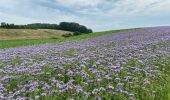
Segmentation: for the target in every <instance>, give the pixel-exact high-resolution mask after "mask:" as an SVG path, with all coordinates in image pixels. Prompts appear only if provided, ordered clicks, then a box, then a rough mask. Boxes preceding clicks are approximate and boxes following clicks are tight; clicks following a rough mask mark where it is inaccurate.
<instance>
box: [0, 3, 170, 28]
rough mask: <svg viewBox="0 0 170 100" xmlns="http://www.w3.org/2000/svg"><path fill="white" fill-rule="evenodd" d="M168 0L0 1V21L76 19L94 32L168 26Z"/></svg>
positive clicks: (61, 20) (52, 21) (25, 22)
mask: <svg viewBox="0 0 170 100" xmlns="http://www.w3.org/2000/svg"><path fill="white" fill-rule="evenodd" d="M169 5H170V0H0V22H8V23H14V24H29V23H53V24H58V23H59V22H63V21H66V22H77V23H80V24H82V25H85V26H87V27H88V28H91V29H93V30H94V31H104V30H111V29H122V28H134V27H151V26H167V25H170V10H169V9H170V6H169Z"/></svg>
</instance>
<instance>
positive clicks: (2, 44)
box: [0, 28, 140, 48]
mask: <svg viewBox="0 0 170 100" xmlns="http://www.w3.org/2000/svg"><path fill="white" fill-rule="evenodd" d="M136 29H140V28H132V29H122V30H111V31H104V32H95V33H91V34H84V35H79V36H72V37H67V38H59V39H54V38H50V39H49V38H48V39H24V40H0V48H12V47H19V46H29V45H38V44H45V43H60V42H66V41H71V40H80V39H87V38H92V37H96V36H101V35H106V34H111V33H116V32H124V31H129V30H136Z"/></svg>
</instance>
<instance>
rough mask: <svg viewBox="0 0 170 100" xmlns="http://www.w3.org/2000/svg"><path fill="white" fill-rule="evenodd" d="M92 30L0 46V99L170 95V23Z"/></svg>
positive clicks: (144, 99) (159, 98)
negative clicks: (97, 32)
mask: <svg viewBox="0 0 170 100" xmlns="http://www.w3.org/2000/svg"><path fill="white" fill-rule="evenodd" d="M101 34H102V33H101ZM87 35H90V34H87ZM87 35H86V36H85V37H90V36H87ZM96 36H97V37H94V36H92V37H91V38H85V37H84V35H82V36H80V37H83V38H81V39H82V40H74V41H66V42H64V43H58V44H56V43H50V44H44V45H37V46H25V47H17V48H7V49H0V100H170V80H169V74H170V27H150V28H144V29H140V30H129V31H126V32H117V33H113V34H105V35H101V36H98V35H96ZM71 38H75V37H71ZM70 40H73V39H70Z"/></svg>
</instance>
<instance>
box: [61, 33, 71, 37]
mask: <svg viewBox="0 0 170 100" xmlns="http://www.w3.org/2000/svg"><path fill="white" fill-rule="evenodd" d="M70 36H72V34H71V33H67V34H63V35H62V37H70Z"/></svg>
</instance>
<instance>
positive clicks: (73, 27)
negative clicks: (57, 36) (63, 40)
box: [1, 22, 93, 33]
mask: <svg viewBox="0 0 170 100" xmlns="http://www.w3.org/2000/svg"><path fill="white" fill-rule="evenodd" d="M1 28H6V29H55V30H65V31H71V32H79V33H92V32H93V31H92V30H91V29H88V28H87V27H86V26H83V25H80V24H78V23H75V22H61V23H60V24H59V25H57V24H49V23H33V24H27V25H14V24H8V23H5V22H2V23H1Z"/></svg>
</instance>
